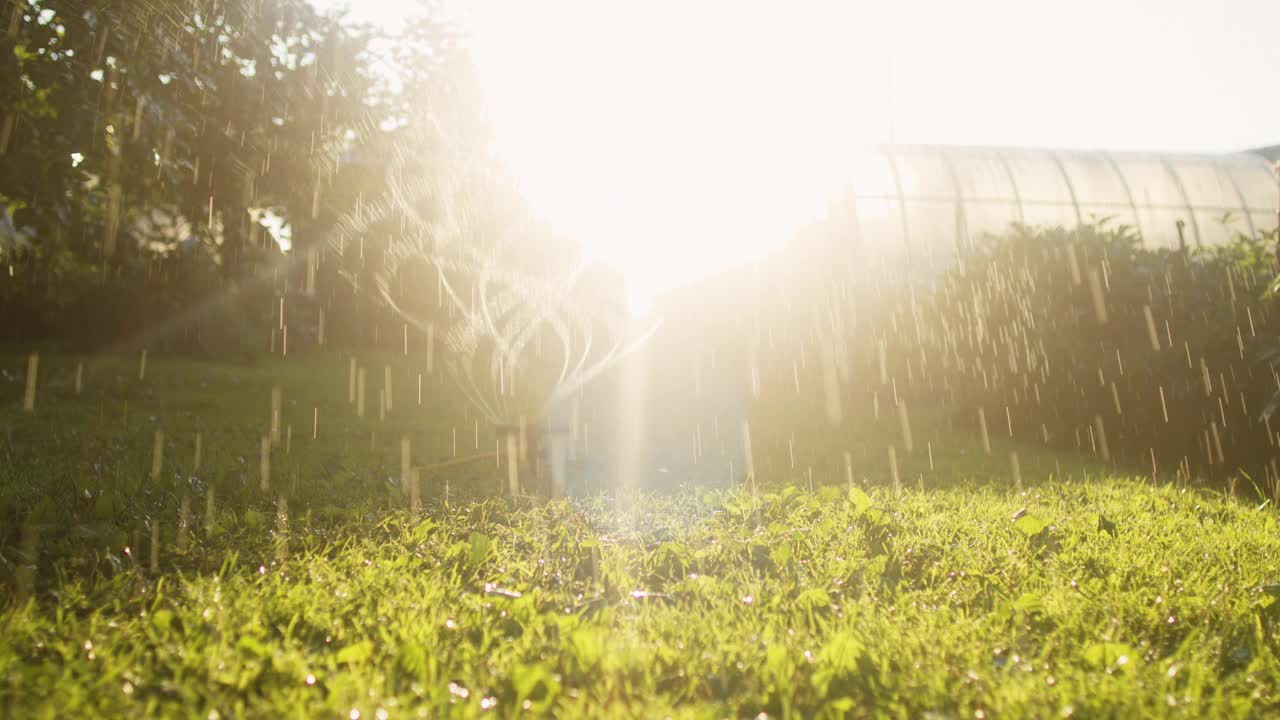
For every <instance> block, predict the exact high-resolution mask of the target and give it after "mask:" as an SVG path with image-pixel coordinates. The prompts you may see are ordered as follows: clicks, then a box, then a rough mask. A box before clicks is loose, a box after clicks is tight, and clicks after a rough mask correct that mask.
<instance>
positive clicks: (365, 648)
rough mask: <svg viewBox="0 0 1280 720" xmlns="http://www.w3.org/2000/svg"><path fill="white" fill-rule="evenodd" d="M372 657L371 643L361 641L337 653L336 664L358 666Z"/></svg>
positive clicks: (369, 641)
mask: <svg viewBox="0 0 1280 720" xmlns="http://www.w3.org/2000/svg"><path fill="white" fill-rule="evenodd" d="M372 655H373V641H371V640H361V641H360V642H358V643H355V644H354V645H348V646H346V647H344V648H342V649H341V650H339V651H338V658H337V660H338V662H340V663H348V664H351V665H359V664H360V663H362V662H365V661H367V660H368V659H369V657H370V656H372Z"/></svg>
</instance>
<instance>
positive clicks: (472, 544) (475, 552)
mask: <svg viewBox="0 0 1280 720" xmlns="http://www.w3.org/2000/svg"><path fill="white" fill-rule="evenodd" d="M467 544H468V546H469V550H468V551H467V565H468V566H469V567H470V568H471V569H472V570H474V569H476V568H478V567H480V564H481V563H483V562H484V561H485V560H487V559H488V558H489V554H490V553H491V552H493V540H491V539H489V536H488V535H485V534H483V533H478V532H473V533H471V536H470V537H468V538H467Z"/></svg>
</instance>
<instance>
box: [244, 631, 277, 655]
mask: <svg viewBox="0 0 1280 720" xmlns="http://www.w3.org/2000/svg"><path fill="white" fill-rule="evenodd" d="M236 649H237V650H241V651H244V652H245V653H248V654H249V655H253V656H254V657H259V658H268V657H271V648H269V647H267V646H266V645H264V644H263V643H262V642H261V641H259V640H258V639H257V638H255V637H252V636H250V635H244V636H241V638H240V639H239V640H238V641H236Z"/></svg>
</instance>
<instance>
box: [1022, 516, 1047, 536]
mask: <svg viewBox="0 0 1280 720" xmlns="http://www.w3.org/2000/svg"><path fill="white" fill-rule="evenodd" d="M1013 526H1014V527H1015V528H1017V529H1018V532H1020V533H1022V534H1023V535H1026V536H1027V537H1029V538H1033V537H1035V536H1037V535H1039V534H1040V533H1042V532H1044V529H1045V528H1047V527H1049V524H1048V523H1046V522H1045V521H1043V520H1041V519H1040V518H1038V517H1036V516H1035V515H1023V516H1022V517H1020V518H1018V519H1017V520H1014V521H1013Z"/></svg>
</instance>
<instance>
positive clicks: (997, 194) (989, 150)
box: [838, 145, 1280, 257]
mask: <svg viewBox="0 0 1280 720" xmlns="http://www.w3.org/2000/svg"><path fill="white" fill-rule="evenodd" d="M852 168H853V169H852V171H851V173H850V177H849V178H848V184H847V186H846V187H845V193H846V197H845V201H844V202H842V203H839V210H838V212H841V213H847V214H848V216H847V217H845V218H843V220H844V221H845V222H847V223H849V224H850V226H851V229H852V230H853V232H854V233H855V237H876V238H878V242H877V243H876V245H877V246H878V249H879V250H881V251H887V252H888V253H889V254H897V252H904V253H905V254H906V255H907V256H908V257H911V256H916V255H917V254H919V253H920V252H925V253H927V254H929V255H933V254H934V253H935V252H945V251H947V250H952V251H954V249H955V248H959V247H965V246H967V245H968V244H969V243H971V242H972V241H973V240H976V239H978V238H980V237H982V236H983V235H984V234H987V233H999V232H1002V231H1004V230H1006V229H1008V227H1009V226H1010V224H1012V223H1021V224H1025V225H1029V226H1039V227H1057V226H1061V227H1067V228H1072V227H1076V226H1078V225H1081V224H1088V223H1094V222H1098V221H1103V220H1105V221H1106V222H1107V223H1108V224H1109V226H1110V227H1118V226H1121V225H1127V226H1129V227H1132V228H1133V229H1134V230H1135V231H1136V232H1137V234H1138V235H1139V236H1140V237H1141V238H1142V242H1143V244H1144V246H1146V247H1151V248H1160V247H1166V248H1174V247H1178V246H1179V243H1185V244H1186V245H1188V246H1192V247H1205V246H1212V245H1221V244H1224V243H1227V242H1230V241H1231V240H1232V239H1234V238H1235V237H1236V235H1237V234H1238V233H1243V234H1247V235H1249V236H1252V237H1257V236H1258V235H1259V234H1261V233H1264V232H1269V231H1271V230H1273V229H1274V228H1275V227H1276V225H1277V214H1276V208H1277V199H1278V197H1280V184H1278V180H1277V173H1276V168H1275V167H1274V166H1273V165H1272V163H1271V161H1269V160H1268V159H1267V158H1266V157H1264V156H1263V155H1261V154H1257V153H1251V152H1240V153H1230V154H1224V155H1210V154H1158V153H1141V152H1116V151H1104V150H1089V151H1086V150H1051V149H1031V148H997V147H964V146H936V145H889V146H881V147H878V148H875V149H874V150H871V151H867V152H865V153H864V154H863V155H862V156H860V157H858V158H857V160H856V162H854V163H853V164H852ZM1180 225H1181V226H1180ZM950 242H954V244H953V245H951V247H950V248H948V247H946V245H945V244H946V243H950Z"/></svg>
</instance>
